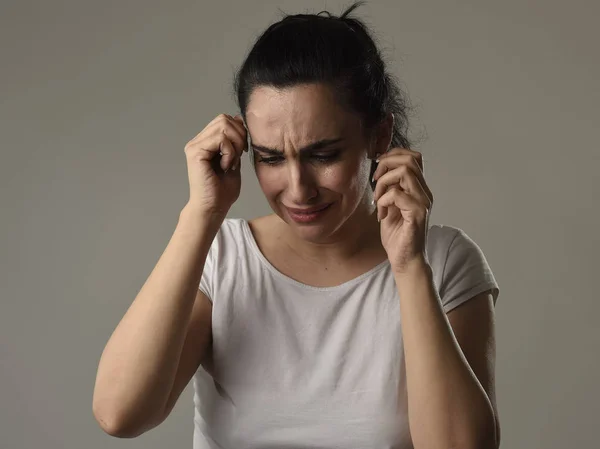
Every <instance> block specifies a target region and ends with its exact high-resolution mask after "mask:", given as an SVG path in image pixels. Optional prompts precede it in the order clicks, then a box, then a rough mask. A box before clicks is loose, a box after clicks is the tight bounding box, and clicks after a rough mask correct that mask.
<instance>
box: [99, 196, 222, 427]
mask: <svg viewBox="0 0 600 449" xmlns="http://www.w3.org/2000/svg"><path fill="white" fill-rule="evenodd" d="M221 221H222V220H221V219H218V218H215V219H212V218H210V216H206V215H204V214H203V216H200V215H199V214H197V213H195V212H194V211H193V210H190V209H187V206H186V208H184V209H183V210H182V212H181V214H180V218H179V221H178V224H177V227H176V229H175V231H174V233H173V236H172V237H171V240H170V241H169V244H168V245H167V247H166V249H165V251H164V252H163V254H162V256H161V257H160V259H159V261H158V263H157V264H156V266H155V268H154V269H153V271H152V273H151V274H150V276H149V277H148V279H147V280H146V282H145V284H144V285H143V287H142V288H141V290H140V291H139V293H138V295H137V297H136V298H135V300H134V301H133V303H132V304H131V306H130V307H129V309H128V310H127V312H126V314H125V315H124V317H123V318H122V320H121V322H120V323H119V324H118V326H117V328H116V329H115V330H114V332H113V334H112V336H111V337H110V339H109V341H108V343H107V344H106V347H105V349H104V351H103V353H102V356H101V358H100V363H99V366H98V373H97V377H96V384H95V388H94V397H93V412H94V416H95V418H96V420H97V421H98V423H99V424H100V426H101V427H102V429H103V430H104V431H105V432H107V433H109V434H110V435H113V436H117V437H123V438H132V437H135V436H138V435H140V434H142V433H144V432H146V431H147V430H149V429H151V428H153V427H155V426H157V425H158V424H159V423H160V422H162V421H163V420H164V418H166V416H167V415H168V414H169V412H170V411H171V409H172V407H173V406H174V405H175V401H176V400H177V397H178V396H179V395H180V394H181V391H182V390H183V389H184V388H185V386H186V385H187V383H188V382H189V380H190V378H191V376H192V375H193V374H194V372H195V371H196V370H197V368H198V366H199V364H200V362H201V360H202V358H203V356H204V355H205V354H206V351H207V348H208V347H209V344H210V340H211V327H210V324H211V311H212V307H211V303H210V301H209V300H208V298H206V296H205V295H203V294H202V293H201V292H200V290H199V289H198V286H199V284H200V278H201V276H202V271H203V268H204V263H205V260H206V256H207V254H208V250H209V248H210V245H211V242H212V240H213V239H214V237H215V235H216V232H217V231H218V228H219V225H220V223H221Z"/></svg>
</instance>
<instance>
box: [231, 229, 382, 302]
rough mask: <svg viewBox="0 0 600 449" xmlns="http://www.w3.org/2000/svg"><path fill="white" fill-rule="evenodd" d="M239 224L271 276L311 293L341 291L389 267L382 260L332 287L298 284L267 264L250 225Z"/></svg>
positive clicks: (267, 261) (269, 263)
mask: <svg viewBox="0 0 600 449" xmlns="http://www.w3.org/2000/svg"><path fill="white" fill-rule="evenodd" d="M239 220H240V222H241V224H242V230H243V232H244V234H245V236H246V239H247V241H248V242H249V243H250V247H251V249H252V251H253V252H254V254H255V255H256V256H257V257H258V259H259V260H260V261H261V262H262V264H263V265H264V266H265V267H266V268H267V269H268V270H269V271H270V272H271V273H273V275H275V276H276V277H278V278H280V279H283V280H284V281H286V282H287V283H290V284H293V285H296V286H298V287H301V288H304V289H307V290H312V291H321V292H327V291H328V292H332V291H336V290H343V289H346V288H348V287H352V286H354V285H355V284H358V283H360V282H362V281H364V280H366V279H367V278H369V277H370V276H372V275H374V274H375V273H377V272H379V271H381V270H383V269H384V268H386V267H389V260H387V259H386V260H384V261H383V262H381V263H379V264H377V265H375V266H374V267H373V268H371V269H370V270H368V271H366V272H364V273H363V274H361V275H359V276H357V277H355V278H353V279H350V280H348V281H346V282H344V283H342V284H339V285H334V286H332V287H316V286H314V285H308V284H304V283H302V282H299V281H297V280H295V279H293V278H291V277H289V276H287V275H286V274H283V273H282V272H281V271H279V270H278V269H277V268H275V266H273V264H271V262H269V260H268V259H267V258H266V257H265V255H264V254H263V253H262V251H261V250H260V248H259V247H258V243H257V242H256V239H255V238H254V235H253V234H252V229H250V225H249V224H248V221H247V220H246V219H243V218H240V219H239Z"/></svg>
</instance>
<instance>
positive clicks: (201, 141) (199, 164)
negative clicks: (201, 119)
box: [185, 114, 248, 218]
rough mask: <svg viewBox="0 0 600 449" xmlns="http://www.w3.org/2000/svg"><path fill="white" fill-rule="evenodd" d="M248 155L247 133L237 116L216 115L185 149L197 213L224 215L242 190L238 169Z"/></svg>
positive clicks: (191, 203)
mask: <svg viewBox="0 0 600 449" xmlns="http://www.w3.org/2000/svg"><path fill="white" fill-rule="evenodd" d="M244 151H246V152H247V151H248V144H247V131H246V127H245V126H244V122H243V120H242V117H241V116H240V115H238V116H236V117H231V116H230V115H227V114H219V115H218V116H217V117H215V118H214V119H213V120H212V121H211V122H210V123H209V124H208V125H206V127H205V128H204V129H203V130H202V131H201V132H200V133H199V134H198V135H197V136H196V137H194V138H193V139H192V140H190V141H189V142H188V143H187V145H186V146H185V154H186V159H187V168H188V178H189V184H190V198H189V201H188V205H187V206H188V207H189V208H192V209H194V210H196V211H198V212H200V213H206V214H216V215H218V216H220V217H222V218H224V217H225V215H227V212H228V211H229V208H230V207H231V205H232V204H233V203H234V202H235V201H236V200H237V199H238V197H239V195H240V188H241V176H240V165H241V157H242V153H243V152H244Z"/></svg>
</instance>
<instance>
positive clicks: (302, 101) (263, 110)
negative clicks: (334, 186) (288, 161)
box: [246, 85, 355, 151]
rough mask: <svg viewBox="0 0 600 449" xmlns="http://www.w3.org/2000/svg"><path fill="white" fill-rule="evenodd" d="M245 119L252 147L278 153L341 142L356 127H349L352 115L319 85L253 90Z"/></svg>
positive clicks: (329, 92) (326, 89) (327, 89)
mask: <svg viewBox="0 0 600 449" xmlns="http://www.w3.org/2000/svg"><path fill="white" fill-rule="evenodd" d="M246 116H247V125H248V129H249V131H250V134H251V139H252V143H253V144H256V145H259V146H263V147H267V148H272V149H277V150H280V151H282V150H286V149H288V148H291V149H300V148H302V147H305V146H307V145H310V144H312V143H314V142H317V141H320V140H323V139H338V138H344V137H345V136H346V134H347V132H348V129H350V128H351V127H352V126H355V124H354V123H352V124H350V123H349V121H352V118H353V117H352V116H351V114H348V113H347V112H345V111H344V110H343V109H342V108H340V107H339V105H338V104H337V103H336V102H335V100H334V98H333V96H332V95H331V91H330V90H329V88H327V87H325V86H321V85H301V86H294V87H291V88H287V89H274V88H270V87H261V88H259V89H256V91H255V92H253V93H252V96H251V98H250V102H249V104H248V108H247V112H246ZM349 119H350V120H349Z"/></svg>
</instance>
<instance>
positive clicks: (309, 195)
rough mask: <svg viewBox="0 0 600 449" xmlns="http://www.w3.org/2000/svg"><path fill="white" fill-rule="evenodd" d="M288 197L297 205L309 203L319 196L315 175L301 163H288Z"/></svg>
mask: <svg viewBox="0 0 600 449" xmlns="http://www.w3.org/2000/svg"><path fill="white" fill-rule="evenodd" d="M288 167H289V170H288V199H289V201H291V202H293V203H294V204H296V205H302V204H308V203H309V202H310V200H311V199H313V198H314V197H316V196H317V194H318V189H317V186H316V183H315V179H314V176H312V174H311V173H310V170H308V169H307V167H304V166H303V165H302V164H301V163H295V164H289V165H288Z"/></svg>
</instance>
